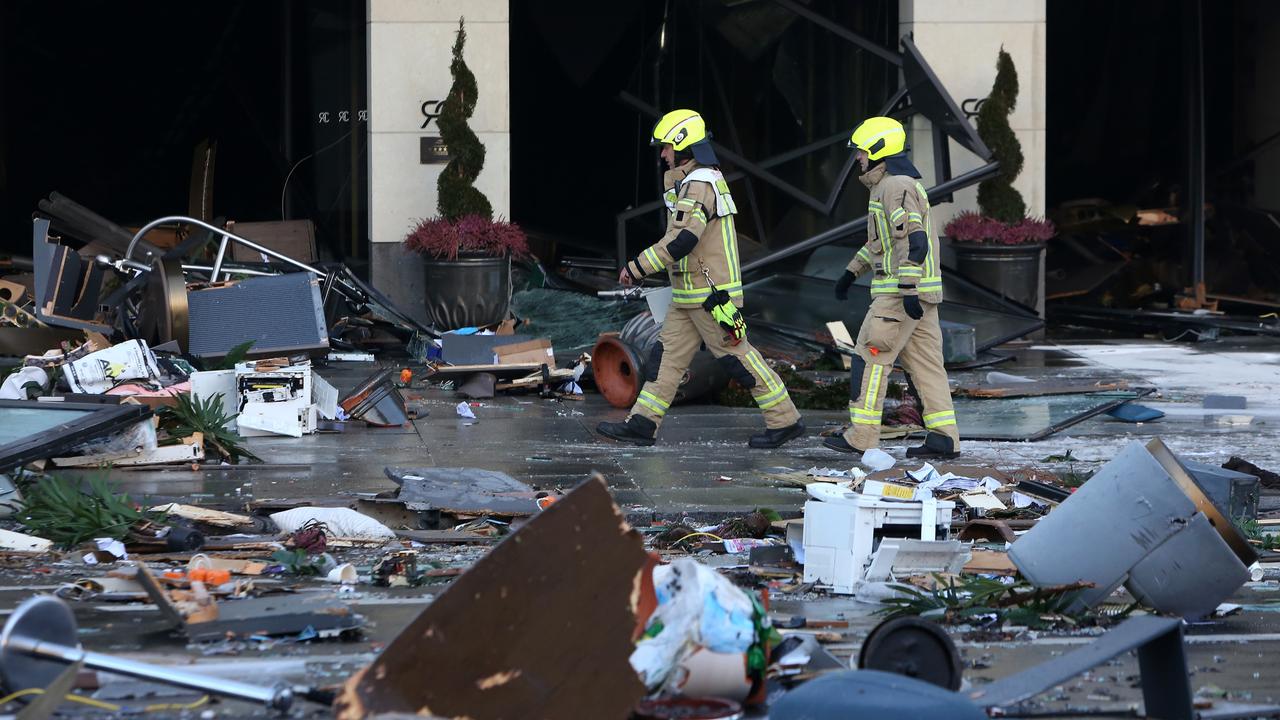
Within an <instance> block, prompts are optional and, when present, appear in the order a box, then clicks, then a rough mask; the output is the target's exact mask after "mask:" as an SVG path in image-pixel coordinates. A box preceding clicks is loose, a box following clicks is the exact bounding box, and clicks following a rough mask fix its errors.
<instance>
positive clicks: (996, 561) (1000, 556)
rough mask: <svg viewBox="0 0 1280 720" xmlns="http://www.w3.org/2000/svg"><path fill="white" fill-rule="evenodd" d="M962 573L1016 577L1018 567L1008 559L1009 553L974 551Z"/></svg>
mask: <svg viewBox="0 0 1280 720" xmlns="http://www.w3.org/2000/svg"><path fill="white" fill-rule="evenodd" d="M963 572H965V573H967V574H970V575H1017V574H1018V566H1016V565H1014V564H1013V560H1011V559H1009V553H1003V552H994V551H990V550H974V551H973V557H972V558H970V559H969V562H967V563H965V565H964V570H963Z"/></svg>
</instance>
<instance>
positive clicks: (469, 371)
mask: <svg viewBox="0 0 1280 720" xmlns="http://www.w3.org/2000/svg"><path fill="white" fill-rule="evenodd" d="M541 370H542V365H535V364H530V363H526V364H524V365H437V366H435V367H434V368H431V371H430V374H429V375H428V376H427V377H430V378H431V379H432V380H449V379H455V378H464V377H467V376H468V375H475V374H476V373H482V372H483V373H490V374H492V375H494V376H496V377H498V378H499V379H503V378H505V379H508V380H510V379H514V378H522V377H526V376H528V375H529V374H531V373H534V372H540V371H541Z"/></svg>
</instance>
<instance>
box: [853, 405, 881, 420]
mask: <svg viewBox="0 0 1280 720" xmlns="http://www.w3.org/2000/svg"><path fill="white" fill-rule="evenodd" d="M881 414H882V413H881V411H879V410H871V411H869V410H863V409H862V408H860V407H858V404H857V403H852V402H851V403H849V422H852V423H854V424H855V425H879V424H880V416H881Z"/></svg>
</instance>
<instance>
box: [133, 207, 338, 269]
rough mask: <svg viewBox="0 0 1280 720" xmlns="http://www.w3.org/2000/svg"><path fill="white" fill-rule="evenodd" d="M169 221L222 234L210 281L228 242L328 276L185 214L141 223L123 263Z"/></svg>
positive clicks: (224, 253)
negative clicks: (143, 238)
mask: <svg viewBox="0 0 1280 720" xmlns="http://www.w3.org/2000/svg"><path fill="white" fill-rule="evenodd" d="M170 223H175V224H182V225H195V226H197V227H201V228H204V229H205V230H208V231H210V232H212V233H214V234H215V235H221V236H222V240H220V241H219V242H218V255H217V257H216V258H215V259H214V261H213V267H212V268H210V273H211V275H210V277H209V280H210V281H211V282H218V275H220V274H222V272H223V269H222V261H223V259H224V258H225V256H226V254H227V243H229V242H236V243H239V244H241V245H244V246H245V247H247V248H249V249H250V250H254V251H257V252H260V253H262V254H263V255H266V256H267V257H270V258H275V259H276V260H279V261H281V262H283V263H286V264H288V265H292V266H293V267H295V268H298V269H299V270H305V271H307V272H309V273H314V274H316V275H319V276H320V277H327V276H328V273H326V272H324V271H323V270H317V269H316V268H314V267H311V266H310V265H308V264H306V263H304V262H300V261H298V260H294V259H293V258H291V257H289V256H288V255H282V254H280V253H278V252H276V251H275V250H272V249H270V248H266V247H263V246H261V245H259V244H258V243H256V242H254V241H252V240H249V239H246V238H242V237H240V236H239V235H236V234H235V233H232V232H229V231H227V230H225V229H223V228H219V227H215V226H213V225H210V224H209V223H207V222H205V221H203V220H197V219H196V218H193V217H188V216H186V215H167V216H165V217H162V218H158V219H156V220H152V221H151V222H149V223H147V224H146V225H143V226H142V227H141V228H139V229H138V232H136V233H134V234H133V239H131V240H130V241H129V247H128V248H126V249H125V251H124V261H123V262H124V263H125V264H129V263H135V262H136V261H135V260H134V259H133V250H134V248H136V247H137V246H138V241H140V240H141V239H142V236H143V235H146V234H147V233H149V232H151V231H152V230H154V229H156V228H158V227H160V226H161V225H168V224H170ZM147 254H148V255H152V254H153V253H151V252H148V253H147ZM130 267H137V266H136V265H130ZM187 267H188V266H185V265H184V266H183V268H184V269H186V268H187ZM191 267H192V269H195V266H191ZM228 275H230V273H228Z"/></svg>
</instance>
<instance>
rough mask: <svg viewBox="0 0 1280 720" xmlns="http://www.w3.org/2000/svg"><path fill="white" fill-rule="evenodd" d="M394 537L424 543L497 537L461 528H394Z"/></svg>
mask: <svg viewBox="0 0 1280 720" xmlns="http://www.w3.org/2000/svg"><path fill="white" fill-rule="evenodd" d="M396 537H398V538H401V539H402V540H413V541H414V542H420V543H422V544H424V545H432V544H436V543H440V544H450V545H452V544H458V543H462V544H468V543H482V544H487V543H494V542H497V541H498V538H497V537H494V536H491V535H481V534H479V533H473V532H466V531H461V530H396Z"/></svg>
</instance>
